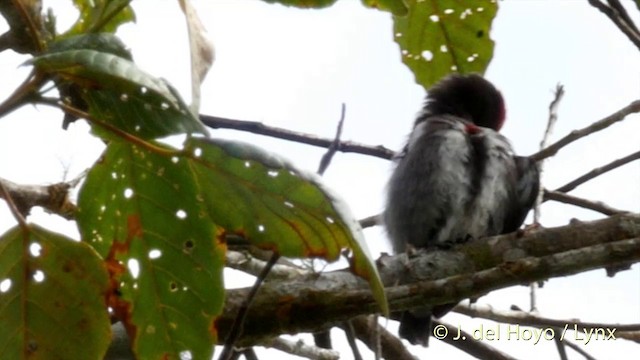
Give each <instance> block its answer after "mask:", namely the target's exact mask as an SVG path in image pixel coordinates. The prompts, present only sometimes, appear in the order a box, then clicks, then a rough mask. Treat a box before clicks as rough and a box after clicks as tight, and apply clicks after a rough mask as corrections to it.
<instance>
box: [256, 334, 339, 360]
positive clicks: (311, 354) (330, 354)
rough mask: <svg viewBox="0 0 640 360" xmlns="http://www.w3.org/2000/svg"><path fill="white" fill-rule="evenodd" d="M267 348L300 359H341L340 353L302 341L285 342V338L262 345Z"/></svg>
mask: <svg viewBox="0 0 640 360" xmlns="http://www.w3.org/2000/svg"><path fill="white" fill-rule="evenodd" d="M261 345H263V346H266V347H271V348H274V349H278V350H280V351H284V352H286V353H288V354H292V355H297V356H300V357H304V358H308V359H312V360H338V359H340V353H339V352H337V351H335V350H329V349H323V348H319V347H315V346H311V345H306V344H305V343H304V342H303V341H302V340H298V341H296V342H293V341H289V340H285V339H283V338H275V339H272V340H269V341H267V342H264V343H263V344H261Z"/></svg>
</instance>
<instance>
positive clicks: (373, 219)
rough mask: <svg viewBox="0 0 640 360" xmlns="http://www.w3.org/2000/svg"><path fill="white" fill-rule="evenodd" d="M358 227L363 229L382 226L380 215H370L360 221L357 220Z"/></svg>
mask: <svg viewBox="0 0 640 360" xmlns="http://www.w3.org/2000/svg"><path fill="white" fill-rule="evenodd" d="M359 223H360V226H361V227H362V228H363V229H365V228H368V227H373V226H376V225H381V224H382V215H381V214H377V215H371V216H368V217H366V218H364V219H360V220H359Z"/></svg>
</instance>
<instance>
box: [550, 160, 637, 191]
mask: <svg viewBox="0 0 640 360" xmlns="http://www.w3.org/2000/svg"><path fill="white" fill-rule="evenodd" d="M638 159H640V151H637V152H634V153H633V154H631V155H627V156H625V157H623V158H620V159H617V160H614V161H612V162H610V163H608V164H607V165H604V166H601V167H597V168H595V169H593V170H591V171H589V172H588V173H586V174H584V175H582V176H580V177H578V178H577V179H575V180H572V181H570V182H568V183H567V184H565V185H562V186H561V187H559V188H557V189H555V190H554V191H556V192H561V193H566V192H569V191H571V190H573V189H575V188H576V187H578V186H579V185H581V184H584V183H586V182H587V181H589V180H592V179H593V178H595V177H597V176H600V175H602V174H604V173H606V172H608V171H611V170H613V169H616V168H618V167H620V166H622V165H625V164H627V163H630V162H632V161H634V160H638Z"/></svg>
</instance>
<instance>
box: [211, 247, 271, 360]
mask: <svg viewBox="0 0 640 360" xmlns="http://www.w3.org/2000/svg"><path fill="white" fill-rule="evenodd" d="M279 258H280V255H278V254H277V253H273V255H272V256H271V259H269V262H267V265H266V266H265V267H264V269H262V272H261V273H260V275H259V276H258V277H257V278H256V282H255V283H254V284H253V286H252V287H251V291H249V294H248V295H247V297H246V298H245V299H244V301H243V302H242V305H241V306H240V309H239V310H238V315H236V318H235V320H234V321H233V324H232V325H231V329H230V330H229V335H228V336H227V339H226V340H225V343H224V348H223V349H222V353H221V354H220V357H219V358H218V359H219V360H229V359H231V356H232V355H233V346H234V345H235V343H236V341H237V340H238V339H239V338H240V335H242V325H243V323H244V319H245V318H246V317H247V313H248V312H249V307H250V306H251V302H252V301H253V299H254V298H255V297H256V294H257V293H258V290H259V289H260V286H261V285H262V283H263V282H264V279H265V278H266V277H267V275H269V271H270V270H271V268H272V267H273V265H275V264H276V262H277V261H278V259H279Z"/></svg>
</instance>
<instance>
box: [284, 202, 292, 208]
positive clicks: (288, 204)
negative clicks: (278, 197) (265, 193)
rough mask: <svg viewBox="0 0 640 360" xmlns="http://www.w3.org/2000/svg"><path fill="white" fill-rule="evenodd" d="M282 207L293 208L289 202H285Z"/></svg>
mask: <svg viewBox="0 0 640 360" xmlns="http://www.w3.org/2000/svg"><path fill="white" fill-rule="evenodd" d="M284 206H286V207H288V208H293V203H292V202H290V201H285V202H284Z"/></svg>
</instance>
